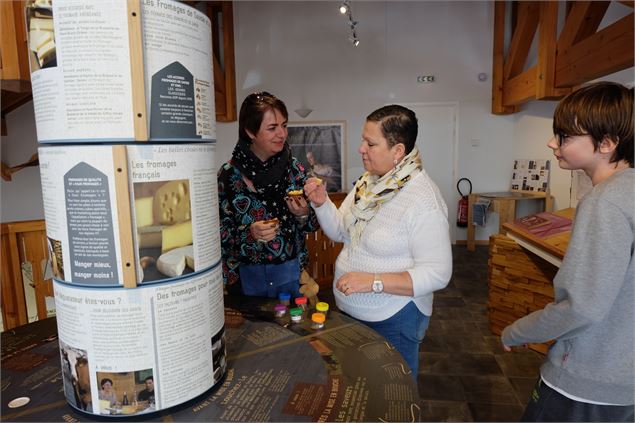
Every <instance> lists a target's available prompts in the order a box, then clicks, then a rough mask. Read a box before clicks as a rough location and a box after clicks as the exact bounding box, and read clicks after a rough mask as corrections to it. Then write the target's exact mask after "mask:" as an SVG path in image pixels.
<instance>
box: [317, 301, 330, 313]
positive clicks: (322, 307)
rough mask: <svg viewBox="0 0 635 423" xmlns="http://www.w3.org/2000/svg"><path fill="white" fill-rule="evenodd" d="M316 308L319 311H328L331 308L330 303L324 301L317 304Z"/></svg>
mask: <svg viewBox="0 0 635 423" xmlns="http://www.w3.org/2000/svg"><path fill="white" fill-rule="evenodd" d="M315 309H316V310H317V311H328V309H329V304H328V303H324V302H319V303H317V304H316V305H315Z"/></svg>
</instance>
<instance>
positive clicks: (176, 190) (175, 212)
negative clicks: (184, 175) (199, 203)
mask: <svg viewBox="0 0 635 423" xmlns="http://www.w3.org/2000/svg"><path fill="white" fill-rule="evenodd" d="M154 216H155V218H156V222H157V223H161V224H164V225H172V224H174V223H181V222H185V221H187V220H190V219H191V211H190V184H189V181H188V180H187V179H182V180H179V181H170V182H167V183H165V184H163V185H162V186H161V187H160V188H159V189H158V190H157V192H156V194H155V195H154Z"/></svg>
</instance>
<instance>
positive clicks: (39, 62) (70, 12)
mask: <svg viewBox="0 0 635 423" xmlns="http://www.w3.org/2000/svg"><path fill="white" fill-rule="evenodd" d="M128 3H129V2H126V1H121V0H103V1H90V2H87V1H85V0H53V1H51V0H29V1H27V6H26V17H27V30H28V45H29V58H30V65H31V83H32V89H33V104H34V108H35V119H36V127H37V134H38V140H39V141H40V142H42V143H53V142H64V143H68V142H112V141H135V140H136V141H147V140H148V139H150V140H154V141H190V142H192V141H215V139H216V127H215V106H214V81H213V71H212V62H213V59H212V32H211V23H210V20H209V18H207V16H205V15H204V14H203V13H201V12H199V11H197V10H196V9H194V8H192V7H190V6H187V5H185V4H182V3H179V2H176V1H173V0H141V1H140V7H139V10H140V12H141V16H137V14H136V13H134V16H133V17H131V16H129V15H130V14H131V13H130V11H129V9H128V7H129V6H128ZM131 19H132V22H135V21H134V19H137V20H138V21H139V22H140V25H139V27H140V28H141V30H140V31H141V35H140V36H138V37H136V36H135V35H138V34H136V33H135V30H136V29H135V28H136V27H135V26H134V25H133V24H131ZM135 46H136V47H137V48H135ZM135 73H139V75H141V77H140V79H139V81H138V83H136V84H135V82H134V78H133V75H135ZM144 80H145V87H141V86H142V85H144ZM144 92H145V93H144ZM135 95H141V96H144V97H145V98H142V99H141V101H140V104H142V106H141V109H138V110H135V108H134V106H133V105H134V104H135V103H134V96H135ZM143 105H145V106H143ZM139 119H143V120H144V127H146V128H147V132H146V133H147V134H148V136H147V137H145V138H143V139H139V137H138V135H137V136H135V125H138V123H137V121H138V120H139Z"/></svg>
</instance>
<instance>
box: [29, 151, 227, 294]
mask: <svg viewBox="0 0 635 423" xmlns="http://www.w3.org/2000/svg"><path fill="white" fill-rule="evenodd" d="M215 150H216V147H215V145H213V144H155V145H149V144H146V145H141V144H137V145H127V146H124V145H114V146H106V145H87V146H75V145H68V146H51V147H40V148H39V157H40V175H41V179H42V195H43V200H44V215H45V220H46V234H47V241H48V246H49V249H50V251H51V258H52V264H53V274H54V275H55V278H57V279H59V280H63V281H67V282H69V283H73V284H77V285H87V286H120V285H122V284H123V285H124V286H126V287H134V286H136V285H138V284H147V283H150V282H154V281H160V280H164V279H167V278H174V277H179V276H182V275H186V274H189V273H192V272H195V271H201V270H205V269H207V268H209V267H211V266H214V265H216V264H217V263H218V262H219V261H220V254H221V252H220V233H219V217H218V195H217V183H216V168H215V161H216V160H215Z"/></svg>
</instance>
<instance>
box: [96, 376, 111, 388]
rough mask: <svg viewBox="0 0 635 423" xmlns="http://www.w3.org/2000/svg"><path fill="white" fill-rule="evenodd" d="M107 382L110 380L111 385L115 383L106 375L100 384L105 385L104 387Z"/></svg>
mask: <svg viewBox="0 0 635 423" xmlns="http://www.w3.org/2000/svg"><path fill="white" fill-rule="evenodd" d="M106 382H110V384H111V385H114V384H113V383H112V380H110V379H108V378H107V377H105V378H103V379H102V380H101V382H100V383H99V386H101V387H102V388H103V387H104V384H105V383H106Z"/></svg>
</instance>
